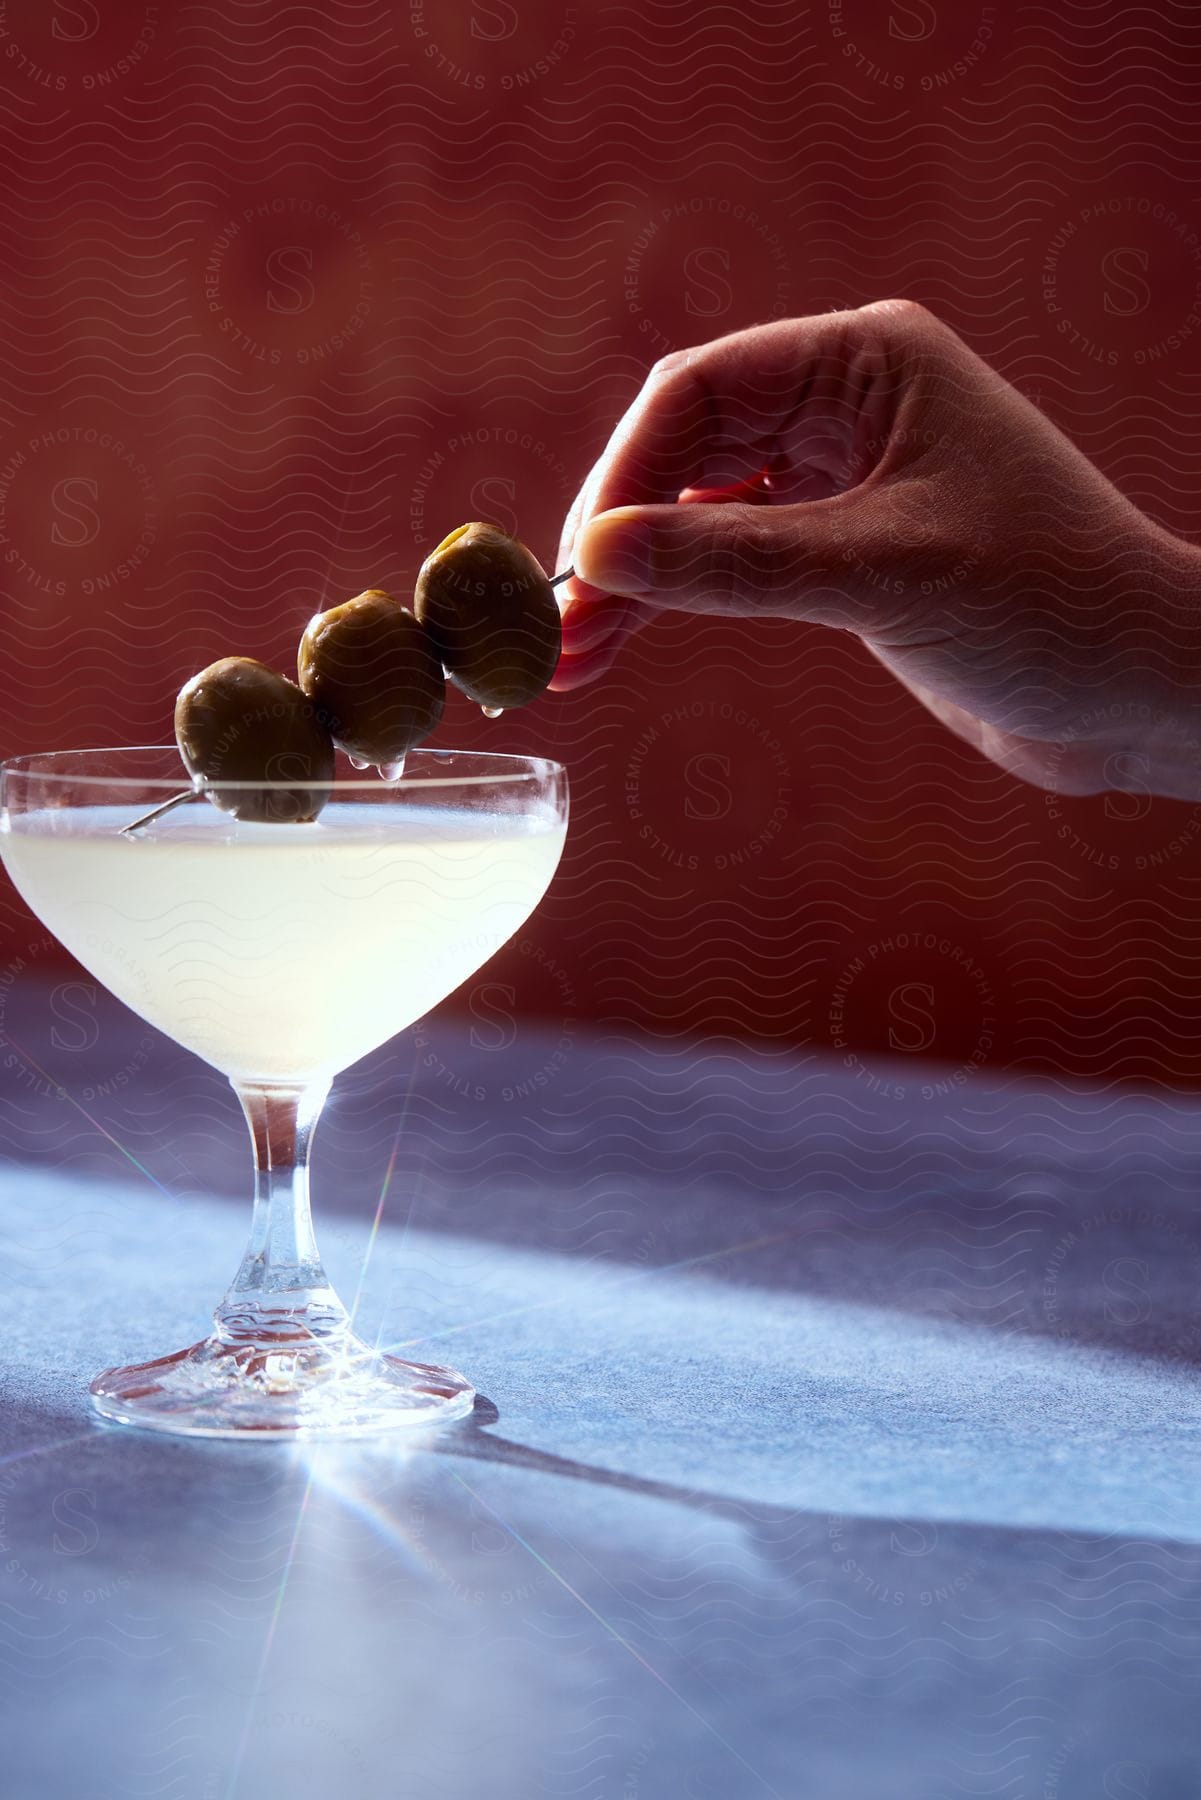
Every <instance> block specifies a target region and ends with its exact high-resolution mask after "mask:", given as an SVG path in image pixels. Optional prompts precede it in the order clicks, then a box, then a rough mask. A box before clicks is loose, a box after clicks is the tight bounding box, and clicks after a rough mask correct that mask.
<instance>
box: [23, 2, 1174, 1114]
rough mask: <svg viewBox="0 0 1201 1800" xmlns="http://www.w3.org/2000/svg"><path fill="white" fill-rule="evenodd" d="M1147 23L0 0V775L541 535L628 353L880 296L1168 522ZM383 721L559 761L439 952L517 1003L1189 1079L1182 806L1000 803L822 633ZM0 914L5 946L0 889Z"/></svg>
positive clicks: (701, 1028)
mask: <svg viewBox="0 0 1201 1800" xmlns="http://www.w3.org/2000/svg"><path fill="white" fill-rule="evenodd" d="M1199 40H1201V20H1199V19H1198V17H1197V15H1196V14H1195V12H1192V11H1191V9H1189V8H1187V7H1185V6H1182V5H1176V4H1172V3H1171V0H1169V3H1168V4H1166V5H1165V6H1163V7H1159V8H1156V9H1154V10H1152V9H1148V8H1145V7H1130V8H1127V9H1122V8H1121V7H1119V6H1110V5H1101V6H1080V7H1067V8H1056V9H1054V10H1052V9H1050V8H1045V7H1044V8H1040V7H1037V6H1033V7H1022V8H1012V9H1011V8H1004V9H1003V8H1001V7H1000V6H996V7H993V6H981V5H978V4H977V3H976V0H966V3H965V4H962V5H960V4H956V5H955V6H954V7H952V5H951V4H950V0H937V4H936V5H931V4H929V0H907V3H906V4H905V5H901V4H900V3H899V0H898V3H897V4H894V5H891V6H889V5H883V6H876V7H868V6H865V5H863V4H861V3H856V0H820V3H819V4H816V5H814V6H813V7H811V8H808V9H805V8H799V7H796V6H794V5H793V4H791V0H785V3H781V0H739V4H738V5H736V6H734V5H716V6H706V7H703V8H700V9H692V8H688V7H684V6H681V5H680V4H678V3H674V0H638V4H636V5H627V4H616V5H606V6H605V7H603V8H600V7H597V8H588V7H585V6H583V5H582V4H575V5H569V4H564V3H563V0H537V3H536V0H515V3H513V4H508V3H502V0H461V3H458V4H453V5H450V4H447V3H446V0H442V3H441V4H438V5H435V4H434V0H342V3H337V0H332V3H331V4H330V5H328V6H326V7H323V8H321V9H317V8H314V7H313V6H311V5H309V4H305V5H301V6H289V5H288V4H285V3H283V0H240V3H237V4H235V3H234V0H222V3H220V4H216V3H214V4H200V5H192V6H187V7H179V8H176V7H174V6H172V5H167V4H159V5H144V4H142V0H127V3H125V4H122V5H120V6H118V5H112V4H110V5H107V6H104V7H102V8H97V7H96V6H95V5H93V4H91V3H90V0H32V3H30V4H28V5H24V6H22V5H13V4H11V3H10V4H8V5H7V6H3V7H0V79H2V81H3V91H2V94H0V129H2V131H3V137H4V149H3V155H4V165H5V168H6V170H7V171H8V176H7V180H6V183H5V186H4V189H3V191H2V192H0V234H2V241H0V267H2V268H3V270H4V278H3V290H4V292H3V343H4V345H5V354H4V366H3V367H2V368H0V574H2V576H3V583H4V600H3V620H4V626H3V647H2V651H0V750H2V751H3V753H5V754H13V753H16V752H20V751H28V750H35V749H41V748H63V747H68V746H76V745H87V744H104V743H138V742H164V741H167V740H168V739H169V736H170V719H171V707H172V700H173V697H174V694H175V691H176V689H177V688H178V687H179V685H180V683H181V682H182V681H183V680H184V679H185V678H186V677H187V676H188V675H190V674H191V673H192V672H193V671H194V670H196V669H197V668H199V667H200V666H202V665H203V664H204V663H206V662H208V661H210V660H212V659H213V658H214V657H216V656H219V655H224V654H229V653H234V652H239V653H245V654H251V655H256V656H260V657H265V658H267V659H269V660H271V661H272V662H274V663H275V664H276V665H277V666H279V667H281V668H285V669H286V668H289V667H290V666H291V663H292V659H293V656H294V646H295V641H296V637H297V635H298V632H299V630H300V628H301V627H302V625H303V623H304V621H305V620H306V619H307V617H308V616H309V614H310V613H311V612H313V611H314V610H316V609H318V608H319V607H321V606H324V605H327V604H331V603H332V602H333V601H334V600H335V599H337V598H341V597H345V596H347V595H349V594H350V593H352V592H355V591H357V590H358V589H360V588H362V587H364V586H367V585H376V586H384V587H388V588H390V589H393V590H395V591H397V592H398V593H401V594H404V593H406V592H407V590H408V589H409V588H410V586H411V583H412V579H413V575H414V573H415V570H416V568H417V565H418V563H419V562H420V561H421V558H422V557H423V555H424V554H425V553H426V552H427V550H428V549H429V548H430V547H431V546H432V544H434V543H436V542H437V541H438V539H439V538H441V537H442V536H443V535H444V533H445V532H446V531H447V530H448V529H449V528H450V527H451V526H453V525H455V524H456V523H458V522H459V521H461V520H462V519H464V518H467V517H483V518H493V519H496V520H498V521H499V522H501V523H504V524H507V525H509V526H511V527H516V528H518V529H519V530H520V533H521V535H522V536H524V537H525V538H527V539H528V540H529V542H530V543H531V544H532V546H533V547H534V548H535V549H536V550H537V551H538V552H539V553H540V554H541V555H543V556H544V557H546V558H550V557H552V556H553V554H554V547H555V545H556V542H557V537H558V529H559V524H560V522H561V519H562V515H563V512H564V511H565V509H566V507H567V505H568V503H569V501H570V499H571V497H572V495H573V493H574V491H575V489H576V487H577V485H578V484H579V483H580V481H582V479H583V477H584V476H585V474H586V473H587V470H588V468H589V467H590V465H591V463H592V461H593V459H594V458H595V456H596V455H597V454H598V452H599V451H600V449H601V447H602V445H603V443H604V441H605V439H606V436H607V434H608V431H609V429H610V427H611V425H612V424H613V422H614V420H615V418H616V417H617V415H618V414H619V413H620V412H621V411H622V410H623V408H624V407H625V405H626V404H627V403H628V401H629V400H630V399H631V398H632V396H633V395H634V393H635V392H636V391H637V389H638V386H639V384H640V382H641V380H642V378H643V376H644V373H645V371H646V369H647V367H648V366H649V364H650V363H651V362H652V361H653V360H654V358H655V357H656V356H658V355H659V354H661V353H662V352H663V351H664V350H665V349H667V348H668V347H670V346H672V345H676V344H682V343H688V342H696V341H700V340H703V339H705V338H708V337H711V336H715V335H718V334H720V333H722V332H725V331H729V330H732V329H735V328H737V327H740V326H743V325H748V324H751V323H753V322H755V321H757V320H761V319H764V318H768V317H772V316H778V315H780V314H781V313H804V312H810V311H820V310H825V309H827V308H831V307H840V306H850V305H856V304H859V303H861V302H863V301H866V300H869V299H876V298H882V297H884V296H886V295H912V296H914V297H916V298H919V299H921V300H922V301H924V302H925V303H926V304H927V305H928V306H930V307H931V308H932V309H934V310H935V311H937V312H938V313H940V314H941V315H942V316H943V317H944V318H945V319H947V320H948V321H949V322H950V323H952V324H953V325H954V326H955V327H956V328H957V329H958V330H959V331H960V332H961V333H962V335H963V336H964V337H965V338H966V339H967V341H968V342H969V343H970V344H971V345H972V346H973V347H974V348H975V349H976V350H977V351H978V352H979V353H980V354H981V355H982V356H984V357H986V358H988V359H989V360H990V361H991V362H993V363H994V364H995V365H996V366H997V367H998V368H999V369H1001V370H1002V371H1003V372H1004V374H1005V375H1007V376H1008V377H1009V379H1010V380H1012V381H1013V382H1015V383H1016V384H1017V385H1018V386H1020V387H1021V388H1023V389H1024V390H1025V391H1026V392H1027V393H1029V394H1031V395H1032V396H1033V397H1035V398H1036V399H1037V400H1038V402H1039V403H1040V404H1041V405H1042V406H1043V407H1044V408H1045V409H1046V410H1047V411H1048V412H1049V413H1050V415H1051V416H1052V417H1053V418H1054V419H1055V420H1056V421H1057V422H1058V423H1059V424H1061V425H1062V426H1063V428H1064V429H1065V430H1066V431H1068V432H1069V433H1070V435H1071V436H1073V437H1074V438H1075V440H1076V441H1077V442H1078V443H1079V444H1080V445H1081V446H1082V447H1083V448H1084V449H1085V450H1086V451H1087V453H1088V454H1089V455H1090V456H1092V457H1093V458H1094V459H1095V460H1096V461H1097V462H1098V463H1099V464H1100V465H1101V466H1102V468H1104V469H1105V471H1106V472H1107V473H1108V474H1109V476H1110V477H1111V478H1112V479H1113V480H1114V481H1115V482H1116V483H1117V484H1118V485H1119V486H1120V487H1122V488H1123V489H1124V490H1125V491H1126V492H1127V493H1129V494H1130V495H1132V496H1133V497H1134V498H1135V499H1136V500H1137V501H1138V503H1139V504H1140V505H1142V506H1143V507H1144V508H1146V509H1147V510H1148V511H1149V512H1150V513H1152V514H1153V515H1154V516H1155V517H1156V518H1157V519H1159V520H1161V521H1163V522H1164V523H1165V524H1167V525H1169V526H1170V527H1172V528H1173V529H1174V530H1177V531H1179V532H1182V533H1189V532H1191V531H1193V530H1194V529H1195V526H1196V521H1197V492H1198V473H1199V468H1198V465H1199V462H1201V352H1199V339H1198V336H1197V333H1196V328H1195V327H1194V328H1193V331H1192V335H1187V333H1188V327H1187V325H1186V323H1185V322H1186V320H1187V318H1188V315H1189V313H1190V310H1192V311H1195V310H1196V297H1197V291H1198V282H1199V280H1201V251H1198V248H1197V241H1196V235H1195V234H1196V230H1197V226H1198V221H1199V219H1201V210H1199V208H1198V192H1199V171H1201V158H1199V155H1198V151H1199V148H1201V144H1199V140H1201V108H1199V107H1198V106H1197V99H1198V92H1197V90H1198V85H1199V83H1198V71H1199V66H1201V65H1199V63H1198V57H1197V51H1198V43H1199ZM1156 208H1158V209H1159V210H1158V212H1157V211H1156ZM1169 215H1175V216H1176V217H1177V218H1178V219H1180V220H1183V221H1185V222H1186V224H1187V227H1188V228H1189V229H1191V230H1192V232H1193V234H1194V236H1193V241H1192V244H1191V245H1190V244H1189V243H1188V242H1187V241H1185V240H1184V239H1183V238H1182V237H1181V236H1180V235H1179V234H1178V232H1177V231H1176V230H1175V229H1174V228H1173V222H1172V218H1171V217H1170V216H1169ZM106 437H107V439H108V442H107V443H106V442H105V439H106ZM435 741H436V742H438V743H443V744H450V743H458V744H461V745H478V746H485V747H491V748H496V749H515V750H524V751H546V752H550V753H553V754H555V755H557V756H560V757H562V758H563V759H564V760H565V761H566V762H567V764H568V765H569V768H570V771H571V778H572V783H573V794H574V819H573V828H572V832H571V836H570V841H569V849H568V852H567V856H566V859H565V863H564V867H563V871H562V874H561V877H560V879H559V881H558V882H557V884H556V886H555V888H554V889H553V890H552V894H551V896H550V897H549V898H548V900H547V902H546V903H545V905H544V908H543V909H542V911H541V912H540V914H539V915H538V917H537V919H536V920H535V921H534V922H532V923H531V926H530V928H529V933H528V934H527V936H526V938H525V939H524V940H523V942H522V943H520V944H518V945H517V946H514V947H512V948H511V949H510V950H508V951H506V952H505V953H504V954H503V955H502V957H501V958H499V959H498V962H497V964H496V965H494V967H493V970H492V971H491V972H490V973H491V974H492V976H493V978H494V979H498V980H501V981H503V982H507V983H509V984H510V985H511V986H512V987H513V989H514V990H515V992H516V993H517V995H518V997H519V1004H520V1006H521V1007H523V1008H524V1009H526V1010H528V1011H533V1012H540V1013H544V1014H549V1015H550V1016H551V1017H552V1018H553V1017H556V1016H560V1015H563V1014H567V1013H570V1015H571V1016H572V1017H573V1018H579V1019H584V1018H590V1019H594V1020H596V1021H597V1022H598V1023H599V1025H600V1026H601V1028H602V1029H605V1030H608V1031H610V1032H612V1033H613V1034H615V1036H616V1037H620V1036H621V1035H623V1034H625V1033H627V1032H647V1031H649V1032H652V1033H657V1034H660V1035H661V1036H662V1037H663V1038H664V1039H672V1040H674V1039H677V1038H679V1037H681V1036H692V1037H699V1038H701V1039H703V1040H709V1041H715V1040H719V1039H720V1038H722V1037H723V1036H725V1035H734V1036H737V1037H739V1038H748V1037H749V1038H756V1039H759V1040H761V1041H762V1043H763V1044H764V1045H765V1046H770V1045H773V1044H778V1045H781V1046H789V1047H795V1046H808V1047H812V1048H813V1049H815V1050H825V1051H831V1050H834V1051H836V1052H837V1053H838V1054H840V1055H858V1056H860V1057H861V1058H862V1068H863V1070H864V1080H865V1083H867V1082H869V1081H871V1080H886V1079H891V1078H892V1073H891V1070H892V1065H890V1064H888V1063H887V1062H886V1061H885V1060H884V1058H883V1055H882V1053H883V1052H887V1051H892V1052H895V1053H898V1054H899V1055H901V1057H902V1058H903V1057H904V1056H905V1054H907V1053H914V1052H918V1053H920V1054H921V1055H922V1056H924V1057H933V1058H935V1059H942V1061H944V1062H945V1063H947V1064H948V1065H950V1068H951V1070H952V1071H954V1070H961V1071H963V1070H970V1069H972V1068H974V1067H975V1066H978V1065H980V1064H985V1063H986V1064H988V1065H990V1066H994V1067H995V1066H999V1065H1012V1066H1018V1067H1023V1066H1039V1067H1042V1068H1052V1069H1059V1070H1063V1071H1066V1072H1070V1073H1073V1074H1081V1075H1089V1076H1096V1077H1101V1078H1111V1079H1112V1078H1116V1077H1126V1078H1136V1079H1148V1080H1155V1081H1162V1080H1166V1081H1177V1080H1187V1081H1195V1080H1196V1079H1197V1078H1198V1076H1201V928H1199V925H1198V920H1199V919H1201V849H1199V847H1198V846H1199V845H1201V811H1194V809H1192V808H1190V807H1188V806H1182V805H1176V804H1172V803H1169V802H1164V801H1158V800H1156V801H1154V802H1151V801H1147V800H1141V799H1139V798H1138V797H1137V796H1135V797H1133V798H1130V797H1126V798H1122V799H1117V798H1115V799H1112V800H1110V801H1106V800H1104V799H1097V800H1073V801H1060V800H1057V799H1055V798H1054V797H1053V796H1050V795H1045V794H1043V793H1040V792H1038V791H1035V790H1033V789H1030V788H1027V787H1023V786H1019V785H1018V784H1017V783H1015V782H1014V781H1012V780H1011V779H1009V778H1008V777H1006V776H1004V775H1002V774H1001V773H999V772H998V771H996V770H994V769H993V768H992V767H991V766H989V765H987V764H985V763H984V762H983V761H981V760H980V759H979V758H977V757H976V756H975V755H974V754H972V753H971V752H970V751H968V750H967V749H965V748H963V747H962V746H960V745H959V744H957V743H956V742H954V741H953V740H952V739H951V738H950V737H948V736H947V735H946V734H945V733H944V732H943V731H942V730H941V729H940V728H939V727H938V726H937V725H936V724H935V723H934V722H933V721H932V720H930V719H929V718H928V717H927V716H926V715H925V714H924V713H923V712H922V711H921V710H920V709H919V708H918V707H917V705H916V704H915V703H914V702H913V701H912V700H911V699H910V698H908V697H907V696H906V695H905V694H904V693H903V692H902V691H901V690H900V689H899V688H898V687H897V686H896V685H895V684H894V683H893V682H892V681H891V680H890V678H889V677H888V675H887V674H886V673H885V672H883V671H882V670H881V669H880V668H879V667H877V665H876V664H875V663H874V662H873V661H872V660H871V659H870V658H869V657H868V656H867V655H866V654H865V653H864V652H863V651H862V650H861V649H860V648H859V647H858V645H856V644H855V643H853V642H851V641H847V640H844V639H842V638H840V637H837V636H835V635H833V634H828V633H823V632H821V631H819V630H817V629H807V628H804V627H798V626H793V625H784V624H772V625H770V626H769V625H763V626H756V627H754V628H748V627H745V626H743V627H734V626H730V625H726V624H723V623H721V622H712V621H706V622H700V621H694V620H691V619H686V618H672V619H667V620H664V621H662V622H660V623H658V624H657V625H656V626H655V627H654V628H653V629H651V630H648V631H647V632H646V633H645V634H644V635H643V636H641V637H640V638H638V639H636V640H635V641H634V642H633V643H631V644H630V645H629V646H628V648H627V649H626V651H625V652H624V654H623V656H622V659H621V661H620V662H619V664H618V665H617V667H616V669H615V670H614V672H613V674H612V675H611V677H610V678H609V679H608V680H607V681H606V682H604V683H602V684H601V685H599V686H596V687H594V688H591V689H587V690H584V691H580V692H576V693H572V694H569V695H565V696H561V697H557V698H556V697H550V698H548V699H546V700H545V701H543V702H542V703H540V704H538V705H536V706H534V707H532V708H531V709H529V710H528V711H527V712H524V713H521V714H518V715H516V716H511V717H506V718H504V719H503V720H501V721H500V722H498V723H496V724H491V725H490V724H487V723H486V722H484V721H483V720H481V719H480V717H479V716H478V714H476V713H475V712H474V711H473V710H472V709H471V708H470V707H469V706H468V705H467V703H466V702H465V701H463V700H462V699H460V698H456V699H455V700H454V701H453V702H452V703H451V705H450V706H449V707H448V710H447V716H446V721H445V724H444V726H443V727H442V729H441V731H440V733H439V735H438V737H437V739H436V740H435ZM0 931H2V932H3V935H4V943H3V944H2V945H0V953H2V954H3V955H6V956H9V957H11V956H18V955H20V953H21V951H22V948H23V947H24V946H27V945H28V944H29V943H30V942H32V941H34V940H40V938H41V933H40V931H39V930H38V928H37V927H36V926H35V925H34V924H33V923H32V922H31V921H30V920H29V918H28V917H27V915H26V914H25V913H24V911H23V909H22V908H21V907H20V906H19V905H18V904H17V902H16V901H15V898H14V896H13V895H12V894H11V891H9V890H7V889H6V890H5V892H4V894H3V897H2V900H0ZM899 934H905V937H906V939H907V941H897V940H898V937H899ZM859 958H861V959H862V966H861V967H859V968H856V959H859ZM464 998H467V999H469V998H470V996H466V997H462V996H461V997H460V1002H459V1003H460V1004H463V1003H464ZM900 1066H901V1068H902V1069H904V1067H905V1065H904V1062H903V1061H902V1064H901V1065H900Z"/></svg>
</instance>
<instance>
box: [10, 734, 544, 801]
mask: <svg viewBox="0 0 1201 1800" xmlns="http://www.w3.org/2000/svg"><path fill="white" fill-rule="evenodd" d="M147 751H169V752H173V753H174V754H175V755H176V756H178V755H179V750H178V746H177V745H175V744H110V745H100V746H99V747H97V748H95V749H90V748H89V749H85V750H31V751H28V752H25V753H24V754H22V755H20V756H9V757H6V758H5V759H4V760H3V761H2V762H0V780H2V779H3V778H5V777H7V776H9V775H21V776H25V777H26V778H28V779H31V780H36V781H46V782H52V781H59V782H64V783H70V785H71V786H72V787H104V788H121V787H127V788H137V789H138V790H139V791H140V792H142V793H145V792H146V791H147V790H149V791H154V790H156V789H160V788H161V789H162V790H163V792H164V793H170V794H183V793H185V792H191V793H193V794H196V795H203V794H206V793H209V792H213V791H216V792H219V793H223V794H224V793H247V792H251V791H254V792H259V793H261V792H263V791H264V790H266V791H267V792H269V793H275V792H279V793H295V792H296V790H297V789H298V788H308V787H311V788H319V789H320V790H321V791H322V792H323V793H334V794H339V793H340V794H345V793H372V794H378V793H391V794H396V793H401V792H403V791H404V790H405V789H408V788H431V787H436V788H455V787H497V786H499V785H501V784H503V783H516V782H523V781H546V780H547V779H553V778H554V777H555V776H557V775H564V774H566V770H565V768H564V766H563V764H562V763H560V762H555V761H554V759H553V758H552V757H549V756H524V755H522V754H521V753H520V752H518V751H510V750H453V749H441V750H427V749H426V748H425V747H424V746H418V748H417V749H415V750H411V751H409V752H408V755H409V756H414V757H417V756H435V757H452V756H469V757H479V758H480V759H481V760H482V761H485V762H497V763H524V764H526V765H532V766H527V767H525V768H521V769H509V770H507V771H506V770H498V771H497V773H496V774H486V775H407V774H406V775H398V776H397V777H396V779H395V780H393V781H385V780H384V779H383V777H382V776H380V775H379V774H378V773H377V774H374V775H371V774H367V773H366V772H364V773H363V774H356V775H347V776H336V775H335V776H332V777H331V778H330V779H329V780H327V781H326V780H321V779H320V778H317V777H312V776H307V775H293V776H290V777H287V778H285V779H276V778H274V777H272V778H270V779H268V778H266V777H264V778H263V779H262V780H258V781H220V780H218V781H213V780H210V778H209V777H208V776H207V775H189V773H188V771H187V769H186V768H185V767H184V764H183V761H182V759H181V760H180V766H179V774H178V775H83V774H70V773H68V772H67V771H66V770H63V771H61V772H59V771H57V770H53V769H40V768H39V769H35V768H33V767H32V766H31V765H33V764H35V763H44V762H54V761H57V759H58V758H59V757H63V758H66V757H76V758H82V757H92V756H136V755H138V754H144V753H145V752H147Z"/></svg>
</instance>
